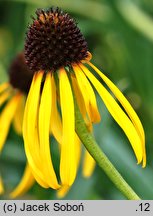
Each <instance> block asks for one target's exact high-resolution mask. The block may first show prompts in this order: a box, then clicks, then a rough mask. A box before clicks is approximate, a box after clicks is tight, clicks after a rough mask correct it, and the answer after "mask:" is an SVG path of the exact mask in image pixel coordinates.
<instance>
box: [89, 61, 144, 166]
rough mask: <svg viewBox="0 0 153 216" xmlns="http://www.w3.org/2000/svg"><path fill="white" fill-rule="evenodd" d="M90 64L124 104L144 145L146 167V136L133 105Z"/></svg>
mask: <svg viewBox="0 0 153 216" xmlns="http://www.w3.org/2000/svg"><path fill="white" fill-rule="evenodd" d="M88 64H89V65H90V66H91V67H92V68H93V69H94V70H95V71H96V72H97V73H98V75H99V76H100V77H101V78H102V79H103V81H104V82H105V83H106V84H107V86H108V87H109V88H110V90H111V91H112V92H113V94H114V95H115V97H116V98H117V99H118V101H119V102H120V103H121V104H122V106H123V108H124V109H125V111H126V112H127V114H128V116H129V117H130V119H131V121H132V122H133V124H134V126H135V128H136V130H137V133H138V134H139V136H140V138H141V141H142V145H143V167H145V166H146V152H145V134H144V130H143V126H142V124H141V121H140V119H139V117H138V116H137V114H136V112H135V111H134V109H133V108H132V106H131V104H130V103H129V102H128V100H127V99H126V98H125V97H124V95H123V94H122V92H121V91H120V90H119V89H118V88H117V87H116V86H115V85H114V83H113V82H112V81H111V80H109V79H108V78H107V77H106V76H105V75H104V74H103V73H102V72H101V71H100V70H99V69H98V68H97V67H95V66H94V65H93V64H92V63H90V62H88Z"/></svg>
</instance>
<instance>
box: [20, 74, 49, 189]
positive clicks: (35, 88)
mask: <svg viewBox="0 0 153 216" xmlns="http://www.w3.org/2000/svg"><path fill="white" fill-rule="evenodd" d="M43 74H44V72H43V71H38V72H36V73H35V75H34V77H33V80H32V84H31V87H30V90H29V94H28V97H27V101H26V106H25V111H24V117H23V138H24V146H25V152H26V156H27V159H28V163H29V166H30V168H31V170H32V174H33V175H34V177H35V179H36V181H37V182H38V183H39V184H40V185H41V186H42V187H44V188H48V187H49V186H48V184H47V182H46V180H45V177H44V175H43V172H42V162H41V159H40V151H39V150H40V146H39V138H38V109H39V99H40V87H41V81H42V78H43Z"/></svg>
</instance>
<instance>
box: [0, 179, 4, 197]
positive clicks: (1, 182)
mask: <svg viewBox="0 0 153 216" xmlns="http://www.w3.org/2000/svg"><path fill="white" fill-rule="evenodd" d="M3 193H4V185H3V181H2V177H1V175H0V195H2V194H3Z"/></svg>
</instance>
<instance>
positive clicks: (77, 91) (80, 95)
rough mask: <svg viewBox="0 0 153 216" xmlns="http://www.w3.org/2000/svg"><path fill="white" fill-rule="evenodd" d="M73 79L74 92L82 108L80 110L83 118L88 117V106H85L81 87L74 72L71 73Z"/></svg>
mask: <svg viewBox="0 0 153 216" xmlns="http://www.w3.org/2000/svg"><path fill="white" fill-rule="evenodd" d="M71 80H72V86H73V90H74V94H75V96H76V100H77V104H78V106H79V109H80V112H81V114H82V116H83V118H84V119H85V118H86V107H85V103H84V99H83V96H82V94H81V91H80V89H79V86H78V82H77V80H76V77H75V76H74V75H73V74H72V75H71Z"/></svg>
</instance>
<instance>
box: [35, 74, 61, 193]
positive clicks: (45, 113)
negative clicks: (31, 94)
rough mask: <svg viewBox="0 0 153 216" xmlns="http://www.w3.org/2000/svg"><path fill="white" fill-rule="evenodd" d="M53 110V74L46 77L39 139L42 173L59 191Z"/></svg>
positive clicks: (41, 104)
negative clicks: (52, 136)
mask: <svg viewBox="0 0 153 216" xmlns="http://www.w3.org/2000/svg"><path fill="white" fill-rule="evenodd" d="M51 109H52V86H51V73H49V72H48V74H47V75H46V79H45V83H44V87H43V91H42V96H41V101H40V108H39V139H40V157H41V163H42V165H43V167H42V172H43V173H44V176H45V179H46V181H47V183H48V185H49V186H50V187H51V188H53V189H58V188H59V187H60V185H59V184H58V181H57V178H56V174H55V171H54V167H53V164H52V158H51V154H50V143H49V129H50V118H51Z"/></svg>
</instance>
